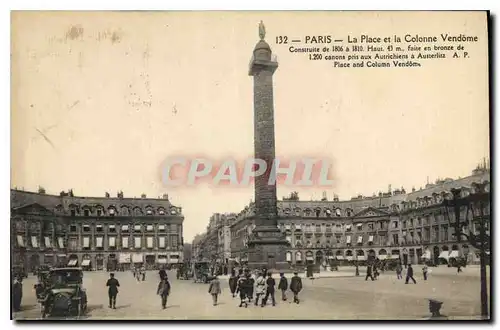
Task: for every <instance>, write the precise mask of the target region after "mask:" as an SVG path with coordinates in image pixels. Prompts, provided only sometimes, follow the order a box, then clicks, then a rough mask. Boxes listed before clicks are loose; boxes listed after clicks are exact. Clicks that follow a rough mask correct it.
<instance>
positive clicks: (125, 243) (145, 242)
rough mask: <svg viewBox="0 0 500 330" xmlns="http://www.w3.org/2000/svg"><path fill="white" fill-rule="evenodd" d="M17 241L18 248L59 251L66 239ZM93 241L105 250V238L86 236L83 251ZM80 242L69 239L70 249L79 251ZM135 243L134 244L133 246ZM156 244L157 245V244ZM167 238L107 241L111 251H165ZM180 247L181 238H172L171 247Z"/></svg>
mask: <svg viewBox="0 0 500 330" xmlns="http://www.w3.org/2000/svg"><path fill="white" fill-rule="evenodd" d="M16 241H17V246H18V247H31V248H46V249H52V248H59V249H64V248H65V245H64V238H63V237H57V239H56V240H55V242H53V241H52V239H51V237H48V236H45V237H43V240H42V241H41V242H40V241H39V237H38V236H31V237H30V239H29V240H28V242H25V240H24V237H23V236H21V235H17V237H16ZM91 241H93V243H94V244H92V246H94V247H95V248H96V249H101V250H103V249H104V241H105V237H103V236H98V237H95V239H94V240H92V238H91V237H89V236H84V237H82V240H81V243H82V244H81V247H82V249H83V250H90V249H91ZM78 242H79V240H78V239H77V238H69V239H68V248H69V249H70V250H77V249H78V247H79V244H78ZM118 242H120V243H121V244H120V246H118V244H117V243H118ZM132 242H133V244H131V243H132ZM155 243H156V244H155ZM167 245H168V244H167V236H158V237H152V236H148V237H145V238H143V237H137V236H135V237H132V239H130V237H122V238H121V240H118V239H117V238H116V237H108V239H107V248H109V249H116V248H119V247H121V248H122V249H128V248H147V249H152V248H160V249H164V248H166V247H167ZM178 245H179V238H178V237H177V236H170V246H171V247H173V248H174V249H176V248H177V247H178Z"/></svg>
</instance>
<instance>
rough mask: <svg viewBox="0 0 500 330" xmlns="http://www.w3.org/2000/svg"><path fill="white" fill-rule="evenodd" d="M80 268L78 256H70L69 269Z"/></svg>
mask: <svg viewBox="0 0 500 330" xmlns="http://www.w3.org/2000/svg"><path fill="white" fill-rule="evenodd" d="M77 266H78V256H77V255H76V254H70V256H69V258H68V267H77Z"/></svg>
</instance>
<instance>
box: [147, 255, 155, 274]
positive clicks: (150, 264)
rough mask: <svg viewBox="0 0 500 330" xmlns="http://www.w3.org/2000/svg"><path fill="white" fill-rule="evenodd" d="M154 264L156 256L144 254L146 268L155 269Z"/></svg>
mask: <svg viewBox="0 0 500 330" xmlns="http://www.w3.org/2000/svg"><path fill="white" fill-rule="evenodd" d="M155 265H156V256H155V255H154V254H149V253H148V254H146V269H148V270H152V269H155Z"/></svg>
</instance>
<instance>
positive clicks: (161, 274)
mask: <svg viewBox="0 0 500 330" xmlns="http://www.w3.org/2000/svg"><path fill="white" fill-rule="evenodd" d="M158 275H160V280H163V278H164V277H165V276H167V272H166V271H165V266H163V267H162V268H161V269H160V271H159V272H158Z"/></svg>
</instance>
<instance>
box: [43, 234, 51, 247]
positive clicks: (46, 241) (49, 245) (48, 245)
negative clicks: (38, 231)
mask: <svg viewBox="0 0 500 330" xmlns="http://www.w3.org/2000/svg"><path fill="white" fill-rule="evenodd" d="M44 238H45V247H46V248H51V247H52V244H51V243H50V237H48V236H45V237H44Z"/></svg>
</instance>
